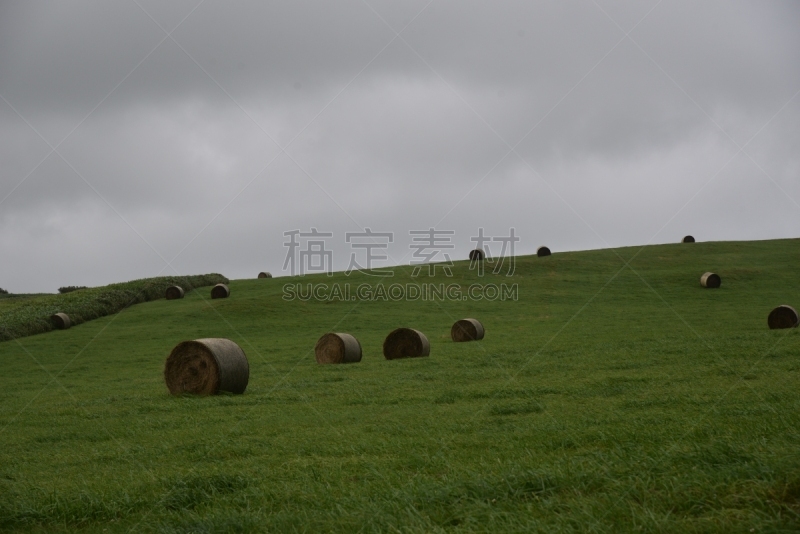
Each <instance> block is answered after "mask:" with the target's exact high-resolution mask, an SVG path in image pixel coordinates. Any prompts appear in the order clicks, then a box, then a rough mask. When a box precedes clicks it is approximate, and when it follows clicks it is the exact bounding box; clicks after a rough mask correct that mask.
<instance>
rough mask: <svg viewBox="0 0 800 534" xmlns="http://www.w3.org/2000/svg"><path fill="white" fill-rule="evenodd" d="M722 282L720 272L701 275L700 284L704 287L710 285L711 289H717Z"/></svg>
mask: <svg viewBox="0 0 800 534" xmlns="http://www.w3.org/2000/svg"><path fill="white" fill-rule="evenodd" d="M721 283H722V279H721V278H720V277H719V275H718V274H715V273H706V274H704V275H703V276H701V277H700V285H701V286H703V287H708V288H710V289H716V288H718V287H719V286H720V284H721Z"/></svg>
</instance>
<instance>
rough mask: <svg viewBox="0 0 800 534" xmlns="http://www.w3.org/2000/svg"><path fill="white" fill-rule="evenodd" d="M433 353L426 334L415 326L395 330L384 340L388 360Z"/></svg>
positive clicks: (384, 352) (384, 353)
mask: <svg viewBox="0 0 800 534" xmlns="http://www.w3.org/2000/svg"><path fill="white" fill-rule="evenodd" d="M430 353H431V344H430V342H429V341H428V338H427V337H425V334H423V333H422V332H420V331H419V330H414V329H413V328H398V329H397V330H393V331H392V332H391V333H390V334H389V335H388V336H386V339H385V340H384V341H383V356H384V357H385V358H386V359H387V360H396V359H398V358H419V357H422V356H428V355H430Z"/></svg>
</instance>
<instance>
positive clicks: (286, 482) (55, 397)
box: [0, 240, 800, 532]
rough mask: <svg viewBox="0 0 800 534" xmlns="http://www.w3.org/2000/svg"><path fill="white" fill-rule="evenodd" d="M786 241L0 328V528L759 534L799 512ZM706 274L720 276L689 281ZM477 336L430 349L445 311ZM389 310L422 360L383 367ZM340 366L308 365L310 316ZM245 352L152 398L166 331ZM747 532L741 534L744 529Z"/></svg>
mask: <svg viewBox="0 0 800 534" xmlns="http://www.w3.org/2000/svg"><path fill="white" fill-rule="evenodd" d="M798 260H800V241H798V240H780V241H763V242H735V243H695V244H686V245H683V244H676V245H660V246H650V247H645V248H643V249H640V248H634V247H632V248H623V249H616V250H597V251H586V252H574V253H563V254H558V253H556V254H554V255H553V256H551V257H547V258H536V257H523V258H517V261H516V271H515V273H514V275H513V276H511V277H507V276H503V275H493V274H487V275H486V276H484V277H482V278H479V277H478V276H477V274H476V272H475V271H470V270H469V269H468V268H467V263H466V262H460V263H458V264H457V266H456V268H455V269H454V277H453V278H447V277H445V276H444V275H443V274H442V273H441V272H440V271H439V270H437V276H436V277H435V278H428V277H418V278H416V279H412V278H410V276H409V273H410V269H408V268H407V267H403V268H398V269H396V275H395V277H394V278H393V279H391V280H390V281H389V282H390V283H400V284H405V283H407V282H412V281H413V282H417V283H445V284H450V283H458V284H460V285H461V286H462V287H464V288H466V287H467V286H468V285H469V284H471V283H484V284H486V283H498V284H499V283H506V284H509V283H517V284H519V286H518V287H519V299H518V300H517V301H505V302H500V301H487V300H485V299H484V300H479V301H474V300H460V301H448V300H445V301H435V302H431V301H422V300H416V301H410V302H406V301H400V302H391V301H376V302H368V301H349V302H341V301H316V300H314V299H312V300H308V301H300V300H293V301H286V300H283V299H282V295H283V289H282V288H283V286H284V284H286V283H298V282H301V283H303V284H307V283H320V284H321V283H324V284H328V285H329V286H332V284H335V283H339V284H345V283H350V284H351V286H352V287H355V286H357V285H358V284H361V283H369V284H373V285H375V284H377V283H379V279H378V278H375V277H370V276H366V275H364V274H358V273H354V274H352V275H350V276H345V275H344V274H341V273H338V274H335V275H334V276H332V277H328V276H324V275H323V276H307V277H304V278H302V279H301V278H274V279H266V280H255V279H254V280H238V281H232V282H231V283H230V287H231V297H230V298H229V299H225V300H213V301H212V300H209V299H208V298H207V295H206V294H205V292H193V293H192V294H190V295H188V296H187V298H186V299H184V300H182V301H165V300H159V301H154V302H150V303H146V304H140V305H137V306H134V307H131V308H128V309H125V310H123V311H122V312H121V313H119V314H118V315H113V316H109V317H105V318H101V319H98V320H95V321H91V322H87V323H85V324H83V325H80V326H78V327H75V328H72V329H71V330H68V331H59V332H51V333H47V334H43V335H38V336H32V337H29V338H23V339H20V340H18V341H9V342H3V343H0V361H2V362H3V373H2V378H0V385H1V386H2V387H0V402H1V403H2V407H3V409H2V412H1V413H0V529H2V530H8V531H20V532H22V531H30V530H39V531H42V532H71V531H75V530H78V531H85V532H130V531H137V532H139V531H143V532H250V531H265V532H537V531H538V532H610V531H615V532H624V531H634V530H639V531H650V532H661V531H673V532H674V531H687V532H693V531H694V532H736V531H741V532H749V531H755V532H762V531H794V530H797V529H800V432H798V428H800V396H799V394H798V388H797V385H798V384H799V383H800V337H798V336H799V335H800V332H798V329H791V330H780V331H770V330H769V329H768V328H767V323H766V318H767V314H768V313H769V311H770V310H771V309H772V307H774V306H777V305H778V304H784V303H785V304H794V305H795V306H796V307H798V305H800V287H799V286H798V284H797V277H796V266H797V265H798ZM708 270H711V271H714V272H717V273H719V274H720V275H721V277H722V287H721V288H720V289H716V290H708V289H703V288H701V287H700V283H699V279H700V275H702V274H703V272H705V271H708ZM463 317H476V318H479V319H480V320H481V321H482V322H483V323H484V325H485V327H486V338H485V339H484V340H483V341H481V342H477V343H461V344H456V343H452V342H451V341H450V340H449V329H450V326H451V324H452V323H453V321H454V320H456V319H460V318H463ZM398 326H409V327H413V328H417V329H419V330H422V331H423V332H425V333H426V334H427V335H428V337H429V339H430V341H431V355H430V357H429V358H419V359H410V360H395V361H386V360H384V359H383V357H382V354H381V344H382V342H383V338H384V337H385V336H386V334H388V332H389V331H391V330H392V329H394V328H396V327H398ZM329 331H340V332H350V333H352V334H354V335H355V336H356V337H358V339H359V340H360V341H361V344H362V346H363V349H364V358H363V360H362V362H361V363H358V364H350V365H340V366H319V365H317V364H316V363H315V361H314V356H313V347H314V343H315V342H316V340H317V338H318V337H319V336H320V335H322V334H323V333H325V332H329ZM200 337H227V338H230V339H233V340H234V341H236V342H237V343H239V344H240V345H241V346H242V348H243V349H244V350H245V352H246V353H247V355H248V358H249V361H250V367H251V374H250V384H249V386H248V388H247V391H246V392H245V394H243V395H240V396H231V395H221V396H217V397H207V398H196V397H170V396H169V395H167V391H166V387H165V386H164V383H163V377H162V370H163V364H164V360H165V358H166V356H167V354H168V353H169V351H170V350H171V348H172V347H173V346H174V345H176V344H177V343H178V342H180V341H182V340H186V339H194V338H200ZM751 529H754V530H751Z"/></svg>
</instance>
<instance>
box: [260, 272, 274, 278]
mask: <svg viewBox="0 0 800 534" xmlns="http://www.w3.org/2000/svg"><path fill="white" fill-rule="evenodd" d="M258 277H259V278H272V274H271V273H267V272H260V273H258Z"/></svg>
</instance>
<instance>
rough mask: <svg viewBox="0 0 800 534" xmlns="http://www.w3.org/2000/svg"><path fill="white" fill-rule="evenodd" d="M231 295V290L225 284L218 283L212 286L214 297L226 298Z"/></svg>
mask: <svg viewBox="0 0 800 534" xmlns="http://www.w3.org/2000/svg"><path fill="white" fill-rule="evenodd" d="M230 296H231V290H230V288H229V287H228V286H227V285H225V284H217V285H215V286H214V287H212V288H211V298H212V299H226V298H228V297H230Z"/></svg>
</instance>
